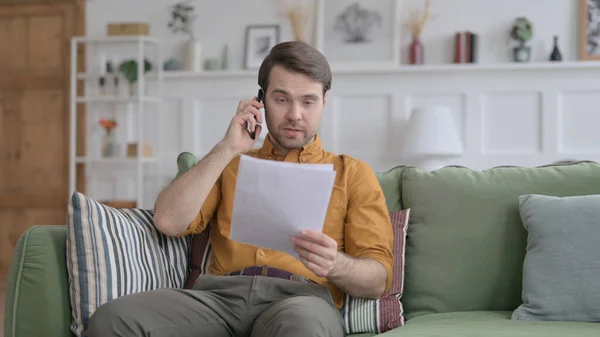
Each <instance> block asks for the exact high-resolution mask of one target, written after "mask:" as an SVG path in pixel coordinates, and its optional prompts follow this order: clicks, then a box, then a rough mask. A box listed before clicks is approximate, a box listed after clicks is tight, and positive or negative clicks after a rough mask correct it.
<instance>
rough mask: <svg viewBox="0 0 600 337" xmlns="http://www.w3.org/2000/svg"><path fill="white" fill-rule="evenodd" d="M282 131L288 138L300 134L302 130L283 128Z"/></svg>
mask: <svg viewBox="0 0 600 337" xmlns="http://www.w3.org/2000/svg"><path fill="white" fill-rule="evenodd" d="M283 131H284V132H285V134H286V135H288V136H296V135H297V134H299V133H300V132H302V130H300V129H296V128H284V129H283Z"/></svg>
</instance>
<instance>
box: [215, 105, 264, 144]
mask: <svg viewBox="0 0 600 337" xmlns="http://www.w3.org/2000/svg"><path fill="white" fill-rule="evenodd" d="M263 106H264V105H263V104H262V103H260V102H258V101H257V100H256V98H254V99H252V100H244V101H240V104H239V105H238V109H237V112H236V114H235V116H234V117H233V119H232V120H231V123H229V128H228V129H227V133H226V134H225V137H224V138H223V144H224V145H226V146H227V148H228V150H229V151H232V152H233V153H235V154H236V155H238V154H241V153H245V152H248V151H250V150H251V149H252V147H253V146H254V143H255V142H256V139H257V138H258V136H259V135H260V132H261V130H262V126H260V125H259V123H262V122H263V116H262V114H261V112H260V110H259V109H260V108H262V107H263ZM255 116H256V119H255V118H254V117H255ZM248 125H249V126H250V127H249V129H250V132H252V131H256V135H255V138H254V139H252V138H251V137H250V133H249V132H248Z"/></svg>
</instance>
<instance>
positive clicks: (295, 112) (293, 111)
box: [287, 102, 302, 121]
mask: <svg viewBox="0 0 600 337" xmlns="http://www.w3.org/2000/svg"><path fill="white" fill-rule="evenodd" d="M287 118H288V119H289V120H292V121H297V120H300V119H301V118H302V107H301V106H300V103H298V102H294V104H292V106H291V107H290V109H289V110H288V113H287Z"/></svg>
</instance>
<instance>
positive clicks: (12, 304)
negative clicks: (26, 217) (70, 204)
mask: <svg viewBox="0 0 600 337" xmlns="http://www.w3.org/2000/svg"><path fill="white" fill-rule="evenodd" d="M66 238H67V231H66V226H34V227H31V228H30V229H29V230H27V231H26V232H25V233H23V235H21V237H20V238H19V241H18V242H17V246H16V248H15V252H14V255H13V259H12V263H11V266H10V272H9V276H8V283H7V288H6V304H5V314H4V336H5V337H26V336H27V337H29V336H48V337H54V336H56V337H66V336H71V335H72V334H71V327H70V326H71V304H70V300H69V278H68V274H67V266H66V247H65V245H66Z"/></svg>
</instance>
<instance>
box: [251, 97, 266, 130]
mask: <svg viewBox="0 0 600 337" xmlns="http://www.w3.org/2000/svg"><path fill="white" fill-rule="evenodd" d="M264 93H265V92H264V91H263V90H262V89H258V94H257V95H256V100H257V101H258V102H259V103H263V99H264ZM264 118H265V116H264V115H263V119H264ZM254 119H256V116H254ZM250 138H252V139H254V138H256V130H254V131H251V132H250Z"/></svg>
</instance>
